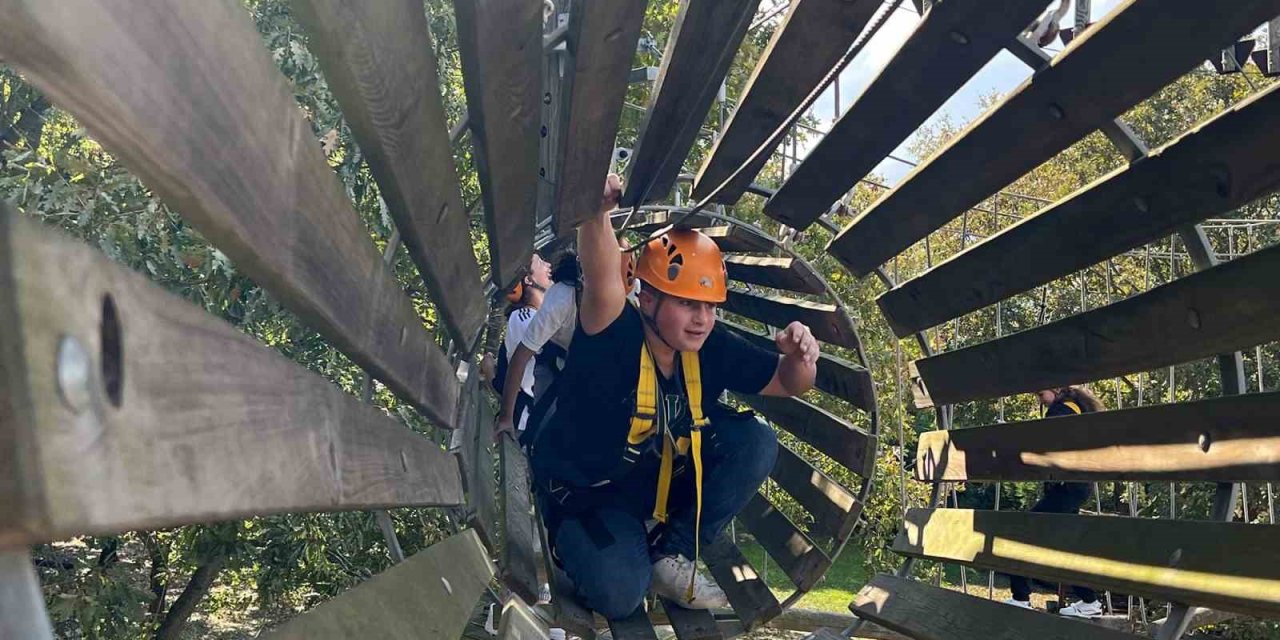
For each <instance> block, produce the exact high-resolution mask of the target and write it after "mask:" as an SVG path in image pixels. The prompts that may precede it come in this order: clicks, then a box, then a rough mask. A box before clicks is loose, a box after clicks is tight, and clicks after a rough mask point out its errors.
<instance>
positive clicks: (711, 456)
mask: <svg viewBox="0 0 1280 640" xmlns="http://www.w3.org/2000/svg"><path fill="white" fill-rule="evenodd" d="M703 434H704V440H703V448H702V449H703V450H702V461H703V471H702V546H703V547H706V546H709V545H710V544H711V543H712V542H713V541H714V540H715V539H716V536H717V535H719V534H720V532H721V531H723V530H724V528H725V527H726V526H728V525H729V521H730V520H732V519H733V517H734V516H736V515H738V512H739V511H742V508H743V507H745V506H746V504H747V501H748V500H750V499H751V496H753V495H755V493H756V491H757V490H759V489H760V485H761V484H763V483H764V481H765V479H766V478H768V477H769V472H770V471H772V470H773V464H774V462H775V461H777V459H778V437H777V434H775V433H774V432H773V428H772V427H770V426H769V425H768V424H766V423H765V422H764V421H762V420H760V419H758V418H756V417H754V416H751V415H744V416H728V417H724V418H719V419H717V420H715V421H714V422H712V423H711V425H710V426H708V427H707V428H706V430H704V431H703ZM685 467H686V469H685V472H684V473H683V474H681V476H680V482H679V483H677V484H676V485H675V486H673V489H672V496H671V500H670V505H671V509H670V511H671V518H670V524H669V526H668V527H667V528H666V530H665V532H664V533H663V535H662V537H661V539H660V540H658V543H657V544H658V546H657V549H656V550H655V551H656V555H658V556H664V555H674V554H680V555H683V556H684V557H686V558H692V557H693V555H694V553H693V551H694V550H693V547H694V545H693V537H694V524H695V519H696V515H697V514H696V510H695V507H696V504H695V502H694V489H693V487H694V474H693V462H692V461H689V462H688V463H687V464H686V465H685Z"/></svg>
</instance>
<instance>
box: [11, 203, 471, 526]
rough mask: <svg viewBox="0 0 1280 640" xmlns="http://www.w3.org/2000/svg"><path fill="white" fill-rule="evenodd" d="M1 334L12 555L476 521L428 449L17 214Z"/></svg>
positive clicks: (449, 462) (452, 477) (351, 400)
mask: <svg viewBox="0 0 1280 640" xmlns="http://www.w3.org/2000/svg"><path fill="white" fill-rule="evenodd" d="M0 324H2V325H3V326H4V327H5V330H4V331H2V332H0V445H3V450H2V451H0V462H9V463H11V464H6V465H4V466H3V467H0V504H3V507H4V508H0V546H10V545H20V544H34V543H38V542H47V541H49V540H57V539H62V538H66V537H69V536H72V535H78V534H85V533H93V534H98V533H115V532H119V531H127V530H132V529H159V528H164V527H170V526H175V525H180V524H187V523H191V522H208V521H214V520H228V519H233V518H239V517H244V516H248V515H256V514H266V513H278V512H284V511H336V510H343V509H368V508H376V507H384V506H408V505H423V506H426V505H450V506H452V505H458V504H461V503H462V486H461V478H460V475H459V472H458V465H457V462H456V461H455V460H454V459H453V458H452V457H450V456H449V455H448V454H446V453H445V452H444V451H442V450H441V449H440V447H439V446H438V445H436V444H435V443H433V442H431V440H429V439H428V438H427V437H425V436H424V435H422V434H418V433H415V432H413V431H411V430H409V429H407V428H405V427H404V426H403V425H401V424H400V423H399V422H398V421H396V420H393V419H391V418H389V417H387V416H386V414H385V413H384V412H383V411H381V410H379V409H377V408H375V407H371V406H369V405H366V404H364V403H362V402H360V401H359V399H358V398H356V397H354V396H351V395H348V394H346V393H343V392H342V390H341V389H339V388H338V387H336V386H334V385H333V384H332V383H330V382H329V381H328V380H325V379H323V378H321V377H320V376H318V375H315V374H313V373H311V372H310V371H308V370H307V369H306V368H304V367H302V366H300V365H298V364H295V363H293V362H291V361H289V360H287V359H285V358H284V357H282V356H280V355H279V354H277V353H276V352H275V351H273V350H271V349H269V348H267V347H266V346H264V345H262V344H261V343H259V342H257V341H256V340H254V339H252V338H251V337H249V336H247V335H245V334H244V333H241V332H240V331H237V330H236V329H235V328H234V327H232V326H231V325H229V324H227V323H225V322H222V321H221V320H218V319H217V318H215V317H213V316H211V315H209V314H207V313H206V312H204V311H203V310H201V309H199V308H198V307H196V306H195V305H192V304H190V303H188V302H185V301H183V300H181V299H179V298H178V297H176V296H174V295H172V294H169V293H167V292H165V291H163V290H162V289H160V287H158V286H157V285H155V284H152V283H151V282H149V281H148V280H147V279H146V278H145V277H143V276H141V275H139V274H135V273H133V272H131V271H129V270H127V269H125V268H123V267H121V266H119V265H116V264H113V263H112V262H111V260H110V259H108V258H107V257H106V256H104V255H102V254H100V253H98V252H97V251H96V250H95V249H92V248H90V247H87V246H85V245H83V244H81V243H79V242H77V241H75V240H73V239H71V238H67V237H64V236H61V235H60V234H58V233H56V232H54V231H53V230H52V229H49V228H45V227H43V226H42V225H41V224H39V223H38V222H35V221H34V220H31V219H29V218H25V217H21V216H19V215H18V214H15V213H12V212H10V211H9V210H8V209H7V208H5V207H4V206H3V205H2V204H0Z"/></svg>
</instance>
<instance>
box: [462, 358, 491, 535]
mask: <svg viewBox="0 0 1280 640" xmlns="http://www.w3.org/2000/svg"><path fill="white" fill-rule="evenodd" d="M477 371H478V370H477V369H475V368H472V369H471V372H470V375H469V376H468V377H467V380H466V381H465V382H464V383H463V386H462V395H461V396H460V397H459V399H458V412H459V418H458V429H457V430H455V431H454V432H453V439H454V443H455V444H454V445H452V446H451V447H450V450H451V452H452V453H453V454H454V456H455V457H457V459H458V466H459V467H460V468H461V470H462V480H463V484H464V486H465V487H466V490H467V506H468V507H469V509H470V511H469V514H468V515H469V519H468V524H470V526H471V527H472V528H473V529H475V531H476V533H478V534H479V535H480V538H481V540H483V541H484V543H485V545H486V546H488V547H489V548H491V549H497V548H498V542H499V538H498V532H499V531H500V527H499V525H498V506H497V503H496V501H495V496H496V495H497V483H496V480H495V478H496V477H497V476H496V472H495V469H494V464H493V458H494V451H493V449H492V448H491V447H492V442H493V437H492V435H491V434H492V431H493V424H494V414H493V409H492V408H490V405H489V402H488V401H487V400H486V399H485V398H484V397H483V392H482V391H481V390H480V385H481V380H480V376H479V375H478V373H477Z"/></svg>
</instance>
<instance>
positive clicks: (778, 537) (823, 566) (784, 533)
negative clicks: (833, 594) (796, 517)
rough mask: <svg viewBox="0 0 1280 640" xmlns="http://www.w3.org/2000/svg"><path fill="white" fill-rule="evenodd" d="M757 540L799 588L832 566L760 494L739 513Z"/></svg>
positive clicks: (812, 582)
mask: <svg viewBox="0 0 1280 640" xmlns="http://www.w3.org/2000/svg"><path fill="white" fill-rule="evenodd" d="M738 520H739V521H741V522H742V523H743V524H745V525H746V526H747V529H748V530H749V531H751V535H753V536H755V539H756V542H759V543H760V546H761V547H764V550H765V551H766V552H767V553H768V554H769V557H771V558H773V559H774V560H775V561H777V563H778V566H779V567H782V570H783V571H784V572H786V574H787V577H788V578H791V582H792V583H794V584H795V585H796V588H797V589H799V590H801V591H808V590H810V589H812V588H813V585H815V584H817V583H818V580H821V579H822V576H823V575H825V574H826V573H827V569H828V568H830V567H831V558H828V557H827V554H826V553H824V552H823V551H822V549H821V548H819V547H818V545H816V544H814V543H813V540H811V539H809V536H807V535H805V533H804V532H803V531H801V530H800V528H799V527H797V526H796V525H795V523H793V522H791V519H790V518H787V516H786V515H784V514H783V513H782V512H781V511H778V510H777V509H776V508H775V507H774V506H773V505H772V504H769V500H768V498H765V497H764V496H762V495H760V494H759V493H757V494H755V495H753V496H751V501H750V502H748V503H747V506H746V507H744V508H743V509H742V512H741V513H739V514H738Z"/></svg>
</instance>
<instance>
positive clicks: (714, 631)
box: [659, 598, 724, 640]
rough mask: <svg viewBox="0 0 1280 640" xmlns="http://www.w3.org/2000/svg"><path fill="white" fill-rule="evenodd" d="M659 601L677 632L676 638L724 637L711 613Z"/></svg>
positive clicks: (712, 639) (717, 639)
mask: <svg viewBox="0 0 1280 640" xmlns="http://www.w3.org/2000/svg"><path fill="white" fill-rule="evenodd" d="M659 599H660V600H661V601H662V610H663V612H664V613H666V614H667V619H668V621H669V622H670V623H671V628H672V629H674V630H675V632H676V638H678V639H679V640H720V639H721V638H723V637H724V634H722V633H721V632H720V626H719V625H718V624H717V623H716V618H715V616H714V615H712V613H711V612H710V611H707V610H706V609H685V608H684V607H681V606H680V605H678V604H676V603H674V602H671V601H670V600H667V599H666V598H659Z"/></svg>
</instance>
